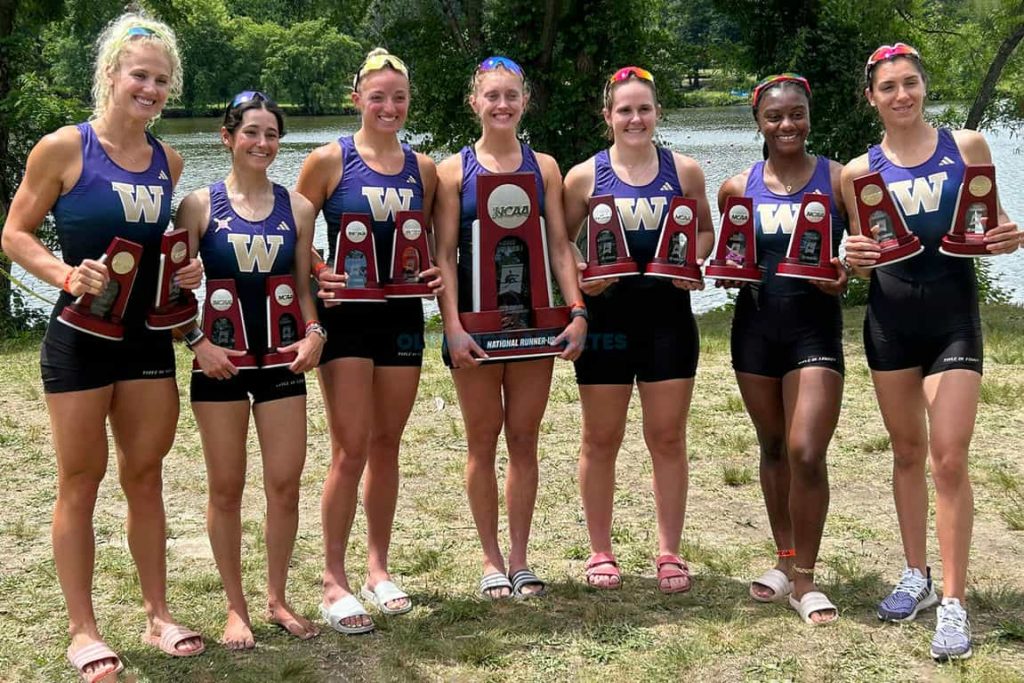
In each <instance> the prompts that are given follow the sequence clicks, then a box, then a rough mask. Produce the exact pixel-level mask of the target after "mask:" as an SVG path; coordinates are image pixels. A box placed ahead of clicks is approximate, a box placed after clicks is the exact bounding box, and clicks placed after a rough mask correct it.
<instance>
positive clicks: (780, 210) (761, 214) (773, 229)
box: [757, 203, 800, 235]
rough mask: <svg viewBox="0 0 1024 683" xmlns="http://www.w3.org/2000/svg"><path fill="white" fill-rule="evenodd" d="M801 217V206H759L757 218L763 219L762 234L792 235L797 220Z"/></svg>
mask: <svg viewBox="0 0 1024 683" xmlns="http://www.w3.org/2000/svg"><path fill="white" fill-rule="evenodd" d="M799 215H800V205H799V204H788V203H787V204H758V205H757V217H758V218H760V219H761V234H763V235H777V234H778V233H779V231H780V230H781V231H782V234H783V235H792V234H793V231H794V230H795V229H796V219H797V217H798V216H799Z"/></svg>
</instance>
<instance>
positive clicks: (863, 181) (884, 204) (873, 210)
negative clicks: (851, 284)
mask: <svg viewBox="0 0 1024 683" xmlns="http://www.w3.org/2000/svg"><path fill="white" fill-rule="evenodd" d="M853 196H854V199H855V200H856V203H857V217H858V219H859V220H860V231H861V233H862V234H864V235H867V236H868V237H872V236H873V237H874V238H875V239H876V240H877V241H878V246H879V248H881V250H882V254H881V256H879V257H878V261H877V262H876V263H875V265H873V266H869V267H870V268H876V267H878V266H884V265H886V264H888V263H896V262H897V261H904V260H906V259H908V258H913V257H914V256H917V255H918V254H920V253H921V252H922V251H924V247H923V246H922V245H921V240H919V239H918V238H917V235H915V234H914V233H912V232H910V229H909V228H907V223H906V221H905V220H904V219H903V214H902V213H901V212H900V210H899V209H898V208H897V207H896V202H894V201H893V200H892V195H890V194H889V191H888V189H887V188H886V186H885V181H884V180H882V174H881V173H868V174H867V175H862V176H861V177H859V178H854V180H853ZM876 225H877V226H878V234H877V235H873V234H872V232H871V228H873V227H874V226H876Z"/></svg>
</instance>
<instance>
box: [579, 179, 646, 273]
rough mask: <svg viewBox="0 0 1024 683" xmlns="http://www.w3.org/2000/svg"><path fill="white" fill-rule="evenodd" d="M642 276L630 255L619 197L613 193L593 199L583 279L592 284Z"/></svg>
mask: <svg viewBox="0 0 1024 683" xmlns="http://www.w3.org/2000/svg"><path fill="white" fill-rule="evenodd" d="M639 274H640V269H639V267H637V265H636V262H635V261H633V259H632V258H631V257H630V255H629V244H628V243H627V242H626V235H625V233H624V232H623V230H622V221H620V220H619V212H618V210H617V209H616V208H615V198H614V197H612V195H610V194H606V195H601V196H599V197H591V198H590V205H589V206H588V208H587V267H586V269H585V270H584V271H583V273H582V274H581V276H580V277H581V279H582V280H583V282H590V281H591V280H604V279H607V278H614V277H625V276H627V275H639Z"/></svg>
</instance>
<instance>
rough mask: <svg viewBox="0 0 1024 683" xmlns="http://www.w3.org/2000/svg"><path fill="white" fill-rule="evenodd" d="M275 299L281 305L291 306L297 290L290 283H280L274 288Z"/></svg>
mask: <svg viewBox="0 0 1024 683" xmlns="http://www.w3.org/2000/svg"><path fill="white" fill-rule="evenodd" d="M274 299H276V300H277V303H278V304H280V305H281V306H290V305H291V303H292V301H294V300H295V292H294V291H293V290H292V288H291V287H289V286H288V285H285V284H280V285H278V286H277V287H275V288H274Z"/></svg>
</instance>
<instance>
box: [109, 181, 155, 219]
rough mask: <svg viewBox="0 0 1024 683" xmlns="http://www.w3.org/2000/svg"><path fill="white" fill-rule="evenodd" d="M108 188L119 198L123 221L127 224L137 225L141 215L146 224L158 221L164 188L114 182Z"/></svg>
mask: <svg viewBox="0 0 1024 683" xmlns="http://www.w3.org/2000/svg"><path fill="white" fill-rule="evenodd" d="M110 187H112V188H113V189H114V191H115V192H117V196H118V197H120V198H121V207H122V208H123V209H124V219H125V220H126V221H127V222H129V223H138V222H139V219H140V218H142V217H143V215H145V217H146V218H145V222H146V223H156V222H157V220H159V218H160V206H161V204H162V203H163V198H164V188H162V187H160V186H159V185H130V184H128V183H115V182H111V183H110Z"/></svg>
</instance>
